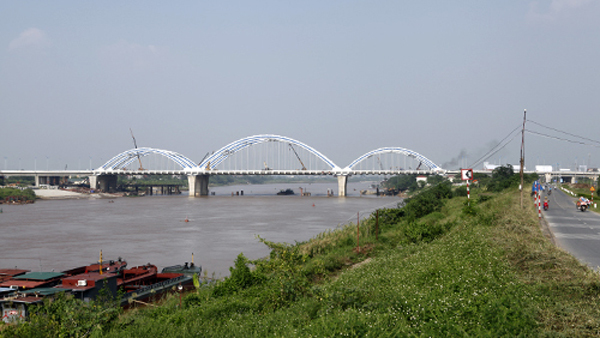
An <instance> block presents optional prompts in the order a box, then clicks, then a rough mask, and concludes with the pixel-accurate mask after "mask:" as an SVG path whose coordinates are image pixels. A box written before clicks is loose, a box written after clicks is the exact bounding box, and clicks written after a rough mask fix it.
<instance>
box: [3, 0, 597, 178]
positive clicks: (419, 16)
mask: <svg viewBox="0 0 600 338" xmlns="http://www.w3.org/2000/svg"><path fill="white" fill-rule="evenodd" d="M599 18H600V1H595V0H540V1H515V0H506V1H398V0H394V1H349V0H344V1H213V2H207V1H175V2H172V1H112V2H111V1H102V2H88V1H83V2H82V1H2V2H0V117H1V120H0V125H1V126H2V133H1V135H2V138H1V142H0V161H2V160H4V163H1V162H0V168H2V169H4V164H6V166H7V168H8V169H20V168H18V167H19V166H21V167H22V168H24V169H33V167H34V162H35V163H37V167H38V169H42V168H43V169H45V167H46V163H49V167H50V169H62V168H64V166H65V164H68V165H69V168H74V169H77V167H78V166H81V167H82V168H81V169H85V168H87V167H88V166H89V165H88V163H89V160H90V157H91V159H92V162H93V166H94V167H98V166H100V165H101V164H102V163H101V162H105V161H107V160H108V159H109V158H111V157H112V156H114V155H116V154H118V153H120V152H122V151H124V150H128V149H131V148H133V145H132V140H131V136H130V134H129V128H132V129H133V131H134V133H135V136H136V138H137V141H138V146H147V147H156V148H161V149H168V150H172V151H176V152H179V153H182V154H184V155H186V156H188V157H190V158H191V159H193V160H194V161H197V162H199V161H200V160H201V159H202V157H203V156H204V154H206V152H208V151H213V150H216V149H219V148H220V147H222V146H224V145H226V144H228V143H230V142H232V141H235V140H237V139H240V138H243V137H246V136H250V135H254V134H279V135H285V136H288V137H292V138H295V139H297V140H300V141H302V142H304V143H306V144H308V145H310V146H312V147H314V148H316V149H318V150H319V151H321V152H322V153H324V154H325V155H326V156H328V157H329V158H330V159H331V160H333V161H334V162H336V163H337V164H338V165H340V166H342V167H344V166H346V165H347V164H349V163H350V162H351V161H352V160H354V159H355V158H357V157H358V156H360V155H362V154H364V153H366V152H368V151H370V150H373V149H375V148H379V147H383V146H399V147H405V148H409V149H412V150H414V151H417V152H419V153H421V154H423V155H424V156H426V157H428V158H429V159H431V160H432V161H434V162H435V163H437V164H438V165H442V166H444V165H445V167H447V169H452V168H456V167H458V166H459V165H462V166H463V167H466V166H468V164H471V163H472V162H474V161H475V160H477V159H478V158H479V157H480V156H481V155H483V154H484V153H485V152H487V151H488V150H489V149H490V147H491V146H493V145H495V144H496V143H498V142H500V141H501V140H502V139H503V138H505V137H506V136H507V135H509V133H510V132H511V131H512V130H514V129H515V128H517V127H519V126H520V125H521V124H522V120H523V110H524V109H527V115H528V119H530V120H532V121H535V122H537V123H540V124H542V125H545V126H548V127H552V128H555V129H558V130H562V131H567V132H569V133H572V134H575V135H580V136H583V137H586V138H588V139H590V140H589V141H585V140H583V141H582V140H581V139H576V138H574V137H573V136H569V135H565V134H559V133H557V132H555V131H552V130H549V129H545V128H542V127H541V126H539V125H535V124H533V123H529V122H528V125H527V128H528V129H531V130H534V131H537V132H541V133H545V134H551V135H556V136H559V137H561V138H566V139H571V140H577V141H582V142H584V143H588V144H595V146H590V145H579V144H575V143H569V142H565V141H558V140H554V139H548V138H544V137H541V136H539V135H535V134H531V133H527V134H526V136H525V137H526V154H527V158H526V164H528V167H530V166H533V165H535V164H543V163H547V164H553V165H556V164H557V163H560V165H561V167H572V166H573V165H574V163H576V162H577V163H579V164H587V163H588V161H589V162H590V165H591V166H594V167H598V166H600V149H599V145H598V143H594V142H592V141H593V140H600V135H598V130H599V128H598V126H599V123H600V117H599V116H598V115H599V112H600V20H599ZM519 150H520V136H518V137H516V138H515V139H514V140H513V141H512V142H511V143H509V144H508V145H507V146H506V147H505V148H504V149H503V150H502V151H500V152H498V153H496V154H495V155H494V156H493V157H492V158H491V159H490V162H498V161H502V162H511V163H518V159H519ZM456 160H458V161H456ZM453 162H454V163H453ZM465 163H467V164H465ZM479 167H480V166H479Z"/></svg>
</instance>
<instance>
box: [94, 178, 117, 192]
mask: <svg viewBox="0 0 600 338" xmlns="http://www.w3.org/2000/svg"><path fill="white" fill-rule="evenodd" d="M89 179H90V189H94V190H100V191H102V192H115V191H116V190H117V175H98V176H89Z"/></svg>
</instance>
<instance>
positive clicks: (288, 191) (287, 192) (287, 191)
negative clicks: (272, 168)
mask: <svg viewBox="0 0 600 338" xmlns="http://www.w3.org/2000/svg"><path fill="white" fill-rule="evenodd" d="M277 195H280V196H282V195H294V190H292V189H290V188H288V189H281V190H279V192H278V193H277Z"/></svg>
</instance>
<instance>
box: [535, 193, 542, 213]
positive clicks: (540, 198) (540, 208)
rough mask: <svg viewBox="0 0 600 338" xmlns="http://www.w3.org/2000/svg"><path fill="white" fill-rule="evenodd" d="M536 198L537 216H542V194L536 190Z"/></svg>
mask: <svg viewBox="0 0 600 338" xmlns="http://www.w3.org/2000/svg"><path fill="white" fill-rule="evenodd" d="M536 194H537V199H538V218H540V219H541V218H542V194H540V192H539V191H538V192H537V193H536Z"/></svg>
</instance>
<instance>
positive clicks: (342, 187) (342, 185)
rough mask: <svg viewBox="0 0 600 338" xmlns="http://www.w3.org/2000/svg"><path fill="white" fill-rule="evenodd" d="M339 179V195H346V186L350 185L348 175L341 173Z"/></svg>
mask: <svg viewBox="0 0 600 338" xmlns="http://www.w3.org/2000/svg"><path fill="white" fill-rule="evenodd" d="M337 180H338V196H339V197H346V186H347V185H348V176H346V175H339V176H338V177H337Z"/></svg>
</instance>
